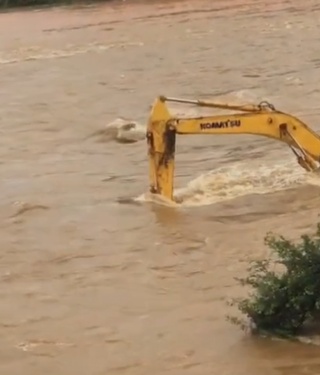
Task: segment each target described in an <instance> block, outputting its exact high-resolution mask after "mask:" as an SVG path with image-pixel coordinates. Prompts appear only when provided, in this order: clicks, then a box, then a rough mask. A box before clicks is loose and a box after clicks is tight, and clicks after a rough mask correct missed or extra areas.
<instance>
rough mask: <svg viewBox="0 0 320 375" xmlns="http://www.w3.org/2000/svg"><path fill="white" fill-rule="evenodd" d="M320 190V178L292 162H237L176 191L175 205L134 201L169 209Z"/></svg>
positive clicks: (156, 199) (147, 197) (152, 197)
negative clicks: (295, 190) (299, 189)
mask: <svg viewBox="0 0 320 375" xmlns="http://www.w3.org/2000/svg"><path fill="white" fill-rule="evenodd" d="M305 184H309V185H317V186H320V174H319V173H310V172H306V171H305V170H304V169H303V168H301V167H299V166H297V165H295V164H294V163H293V162H292V160H291V159H290V160H289V161H284V162H281V163H277V164H273V165H269V162H268V163H262V162H260V163H258V162H256V163H250V165H249V164H248V163H246V162H239V163H236V164H233V165H230V166H226V167H222V168H218V169H215V170H212V171H210V172H209V173H205V174H201V175H200V176H198V177H196V178H195V179H193V180H191V181H190V182H189V183H188V184H187V186H185V187H182V188H179V189H176V190H175V193H174V196H175V199H176V202H178V203H176V202H170V201H167V200H166V199H165V198H163V197H159V196H156V195H153V194H144V195H141V196H140V197H139V198H137V200H139V201H140V202H142V201H145V202H150V201H152V202H153V203H156V204H162V205H167V206H172V207H197V206H206V205H211V204H214V203H218V202H222V201H228V200H232V199H234V198H237V197H241V196H245V195H250V194H267V193H272V192H277V191H283V190H286V189H289V188H294V187H298V186H301V185H305Z"/></svg>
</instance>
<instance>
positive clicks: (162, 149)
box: [147, 96, 320, 200]
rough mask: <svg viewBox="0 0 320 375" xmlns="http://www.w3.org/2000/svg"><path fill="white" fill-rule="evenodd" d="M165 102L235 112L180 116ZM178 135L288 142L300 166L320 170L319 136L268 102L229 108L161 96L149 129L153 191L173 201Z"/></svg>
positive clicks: (150, 173) (148, 141) (151, 184)
mask: <svg viewBox="0 0 320 375" xmlns="http://www.w3.org/2000/svg"><path fill="white" fill-rule="evenodd" d="M166 102H177V103H185V104H192V105H196V106H200V107H208V108H215V109H224V110H228V111H234V112H236V113H231V114H229V115H225V114H224V115H212V116H201V117H188V118H183V117H178V116H173V115H171V114H170V112H169V109H168V107H167V104H166ZM177 134H178V135H179V134H181V135H183V134H254V135H261V136H265V137H268V138H272V139H275V140H279V141H281V142H284V143H286V144H287V145H288V146H289V147H290V148H291V150H292V151H293V153H294V154H295V156H296V157H297V161H298V163H299V164H300V166H301V167H303V168H304V169H305V170H307V171H314V170H317V169H318V168H319V162H320V137H319V135H318V134H317V133H315V132H314V131H313V130H311V129H310V128H309V127H308V126H307V125H306V124H304V123H303V122H302V121H301V120H299V119H298V118H296V117H294V116H291V115H289V114H287V113H284V112H280V111H278V110H276V109H275V107H274V106H273V105H271V104H269V103H267V102H262V103H260V104H258V105H243V106H241V105H230V104H221V103H213V102H207V101H201V100H188V99H180V98H171V97H164V96H159V97H158V98H157V99H156V100H155V102H154V103H153V106H152V109H151V114H150V117H149V120H148V126H147V144H148V157H149V180H150V192H151V193H153V194H159V195H161V196H163V197H165V198H167V199H169V200H173V199H174V198H173V189H174V170H175V148H176V136H177Z"/></svg>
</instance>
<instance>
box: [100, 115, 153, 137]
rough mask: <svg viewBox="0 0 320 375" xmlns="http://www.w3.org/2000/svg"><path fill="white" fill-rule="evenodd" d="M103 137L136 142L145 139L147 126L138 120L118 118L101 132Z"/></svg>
mask: <svg viewBox="0 0 320 375" xmlns="http://www.w3.org/2000/svg"><path fill="white" fill-rule="evenodd" d="M100 133H101V135H102V133H103V137H104V138H105V139H106V138H108V139H110V140H115V141H117V142H119V143H134V142H139V141H142V140H145V138H146V127H145V126H144V125H142V124H139V123H138V122H136V121H131V120H127V119H123V118H117V119H116V120H114V121H112V122H110V123H109V124H107V125H106V127H105V129H104V130H103V131H102V132H100Z"/></svg>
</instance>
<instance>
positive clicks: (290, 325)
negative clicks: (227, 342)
mask: <svg viewBox="0 0 320 375" xmlns="http://www.w3.org/2000/svg"><path fill="white" fill-rule="evenodd" d="M265 243H266V245H267V246H268V247H269V248H270V249H271V250H272V253H273V255H275V260H273V261H272V260H271V259H268V260H263V261H253V262H251V264H250V266H249V268H248V273H249V274H248V276H247V277H245V278H242V279H237V280H238V281H239V282H240V283H241V285H243V286H249V287H251V288H252V289H253V291H252V292H251V293H250V295H249V297H248V298H244V299H237V300H234V301H233V302H232V305H234V304H235V303H236V304H237V306H238V309H239V310H240V312H241V313H242V314H244V315H245V316H246V317H247V318H249V322H250V327H251V329H252V330H253V331H254V332H256V333H262V332H263V333H268V334H273V335H280V336H293V335H296V334H298V333H299V332H300V329H301V328H302V327H303V325H304V324H305V323H307V322H311V321H314V320H315V319H316V317H317V313H318V312H319V310H320V224H318V226H317V231H316V233H315V234H314V235H313V236H307V235H304V236H301V240H300V242H298V243H296V244H295V243H293V242H292V241H289V240H287V239H285V238H284V237H283V236H278V237H277V236H274V235H272V234H268V235H267V236H266V238H265ZM277 265H279V266H280V268H282V269H281V270H277V271H276V266H277ZM232 320H233V322H235V323H238V324H241V325H243V321H241V320H238V319H235V318H232Z"/></svg>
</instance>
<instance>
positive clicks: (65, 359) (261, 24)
mask: <svg viewBox="0 0 320 375" xmlns="http://www.w3.org/2000/svg"><path fill="white" fill-rule="evenodd" d="M319 35H320V6H319V2H318V1H317V0H305V1H304V2H303V1H298V0H296V1H290V0H287V1H284V0H283V1H280V0H278V1H277V0H269V1H253V0H247V1H239V0H237V1H236V0H234V1H231V0H230V1H222V0H220V1H209V0H207V1H202V0H200V1H198V0H197V1H195V0H194V1H181V2H174V1H165V2H160V1H159V2H156V1H154V2H149V3H147V2H146V4H145V3H144V2H138V3H136V4H133V3H130V2H121V3H119V4H117V3H115V4H105V5H99V6H97V7H86V8H73V9H70V8H55V9H51V10H41V11H24V12H10V13H7V14H2V15H0V45H1V50H0V76H1V78H0V82H1V85H0V98H1V108H0V118H1V140H0V142H1V148H0V153H1V159H0V161H1V164H0V171H1V184H2V189H1V191H2V192H1V212H0V218H1V237H0V241H1V253H0V254H1V272H0V277H1V283H0V293H1V309H0V327H1V330H0V333H1V338H0V348H1V349H0V373H1V374H3V375H21V374H24V375H44V374H47V375H70V374H72V375H73V374H74V375H89V374H90V375H106V374H107V375H113V374H114V375H118V374H119V375H122V374H123V375H126V374H130V375H131V374H132V375H151V374H157V375H158V374H159V375H160V374H168V375H180V374H183V375H187V374H192V375H209V374H210V375H213V374H217V375H222V374H225V375H256V374H258V373H259V374H261V375H302V374H310V375H311V374H312V375H318V374H319V372H320V357H319V352H320V349H319V347H318V346H316V345H304V344H301V343H287V342H282V341H273V340H267V339H257V338H252V337H249V336H247V335H245V334H244V333H243V332H242V331H241V330H240V329H239V328H238V327H237V326H234V325H232V324H230V323H229V322H228V321H227V320H226V315H227V314H230V313H233V314H236V313H237V312H236V311H235V310H234V309H231V308H230V307H228V306H227V301H228V299H229V298H232V297H237V296H240V295H241V293H243V290H242V288H241V287H239V286H238V284H237V282H236V281H235V280H234V278H235V277H236V276H240V275H243V274H244V273H245V272H246V267H247V264H248V261H249V260H250V259H253V258H258V257H263V256H267V255H268V249H266V248H265V247H264V244H263V238H264V236H265V234H266V233H267V232H269V231H273V232H277V233H281V234H284V235H286V236H289V237H291V238H297V237H299V235H300V234H302V233H305V232H310V231H314V229H315V225H316V223H317V221H318V220H319V217H318V212H319V209H318V207H319V205H320V194H319V192H320V191H319V190H320V188H319V185H320V183H319V182H318V181H317V180H316V179H315V178H312V179H311V178H310V177H308V176H306V174H305V172H304V170H303V169H302V168H300V167H299V165H298V164H297V163H296V161H295V158H294V156H293V155H292V153H291V151H290V150H289V149H288V148H286V147H285V146H284V145H283V144H280V143H277V142H274V141H273V142H272V141H270V140H268V139H264V138H259V137H254V136H219V137H218V136H217V137H214V136H188V137H181V138H179V139H178V147H177V157H176V159H177V171H176V181H175V183H176V189H177V190H176V194H177V195H179V196H180V198H182V201H183V203H182V205H181V207H179V208H170V207H165V206H162V205H160V204H155V203H150V202H147V201H146V200H144V193H146V192H147V190H148V164H147V157H146V153H147V148H146V142H145V140H144V139H143V136H144V126H145V122H146V119H147V116H148V114H149V110H150V105H151V104H152V102H153V100H154V99H155V97H156V96H157V95H159V94H165V95H168V96H178V97H187V98H205V99H215V98H217V99H219V100H221V99H223V100H224V101H228V102H237V103H243V102H245V103H246V102H254V103H258V102H260V101H261V100H269V101H270V102H272V103H273V104H274V105H275V106H276V107H277V108H279V109H281V110H284V111H286V112H290V113H292V114H294V115H296V116H299V117H300V118H301V119H302V120H303V121H305V122H306V123H307V124H309V125H310V127H312V128H313V129H315V130H316V131H318V132H320V109H319V108H320V107H319V93H320V89H319V78H320V52H319ZM177 109H178V108H177ZM178 110H179V111H180V112H184V113H186V111H190V110H191V111H195V109H194V108H191V109H190V108H181V106H180V107H179V109H178ZM127 121H136V122H137V123H138V125H137V129H136V130H135V131H134V132H133V133H128V132H127V131H125V130H123V127H122V124H125V123H126V122H127ZM128 137H129V138H132V137H134V138H135V140H138V141H137V142H134V143H126V142H125V143H124V142H123V141H124V140H127V139H128ZM130 202H131V203H134V204H130Z"/></svg>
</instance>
